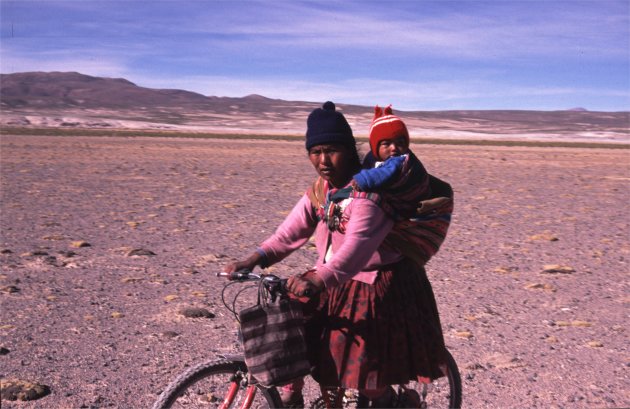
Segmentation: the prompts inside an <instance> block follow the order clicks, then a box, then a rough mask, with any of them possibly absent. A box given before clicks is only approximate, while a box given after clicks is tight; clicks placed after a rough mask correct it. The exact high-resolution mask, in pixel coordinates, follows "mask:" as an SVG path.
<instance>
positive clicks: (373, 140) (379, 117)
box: [370, 105, 409, 158]
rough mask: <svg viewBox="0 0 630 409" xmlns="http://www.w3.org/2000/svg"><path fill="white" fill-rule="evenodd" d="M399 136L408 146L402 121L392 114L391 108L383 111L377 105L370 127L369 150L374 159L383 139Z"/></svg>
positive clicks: (406, 134)
mask: <svg viewBox="0 0 630 409" xmlns="http://www.w3.org/2000/svg"><path fill="white" fill-rule="evenodd" d="M399 136H404V137H405V143H406V144H407V146H409V132H408V131H407V127H406V126H405V123H404V122H403V121H402V119H400V118H398V117H397V116H396V115H394V114H392V106H391V105H389V106H388V107H386V108H385V109H383V108H381V107H379V106H378V105H377V106H375V107H374V119H373V120H372V125H370V148H371V149H372V154H373V155H374V157H375V158H378V144H379V142H381V141H383V140H385V139H392V138H396V137H399Z"/></svg>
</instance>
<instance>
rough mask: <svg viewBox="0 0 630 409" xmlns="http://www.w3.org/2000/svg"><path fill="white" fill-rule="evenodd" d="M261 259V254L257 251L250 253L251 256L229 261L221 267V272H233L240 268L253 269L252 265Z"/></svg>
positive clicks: (258, 262)
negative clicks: (232, 261)
mask: <svg viewBox="0 0 630 409" xmlns="http://www.w3.org/2000/svg"><path fill="white" fill-rule="evenodd" d="M261 260H262V256H261V255H260V254H259V253H258V252H254V253H252V255H251V256H249V257H248V258H246V259H245V260H241V261H235V262H234V263H230V264H228V265H227V266H225V267H223V272H225V273H234V272H235V271H240V270H250V271H251V270H253V269H254V267H256V266H257V265H259V264H260V262H261Z"/></svg>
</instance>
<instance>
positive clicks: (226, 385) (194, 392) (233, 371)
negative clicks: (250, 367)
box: [153, 360, 282, 409]
mask: <svg viewBox="0 0 630 409" xmlns="http://www.w3.org/2000/svg"><path fill="white" fill-rule="evenodd" d="M241 407H246V408H261V409H264V408H278V407H282V403H281V401H280V395H279V394H278V391H277V390H276V389H275V388H264V387H262V386H259V385H252V384H250V383H249V379H248V376H247V366H246V365H245V362H243V361H238V360H221V361H209V362H204V363H202V364H199V365H196V366H194V367H192V368H190V369H188V370H187V371H186V372H184V373H182V374H181V375H180V376H178V377H177V378H176V379H175V380H174V381H173V382H172V383H171V384H170V385H168V386H167V388H166V389H165V390H164V391H163V392H162V393H161V394H160V396H159V398H158V400H157V401H156V402H155V404H154V405H153V409H170V408H173V409H175V408H222V409H223V408H224V409H227V408H241Z"/></svg>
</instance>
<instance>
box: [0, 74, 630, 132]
mask: <svg viewBox="0 0 630 409" xmlns="http://www.w3.org/2000/svg"><path fill="white" fill-rule="evenodd" d="M377 102H378V101H375V103H377ZM320 105H321V102H306V101H285V100H280V99H271V98H266V97H264V96H261V95H248V96H245V97H241V98H234V97H217V96H205V95H201V94H198V93H195V92H190V91H184V90H177V89H151V88H145V87H140V86H137V85H136V84H134V83H132V82H130V81H128V80H126V79H123V78H102V77H93V76H88V75H84V74H80V73H76V72H24V73H15V74H0V108H1V109H2V116H1V120H0V125H1V126H2V127H3V128H9V127H57V128H110V129H139V130H141V129H144V130H146V129H166V130H175V131H176V130H185V131H198V132H221V133H258V134H292V135H300V134H303V132H304V130H305V119H306V116H307V115H308V113H309V112H310V111H311V110H312V109H314V108H316V107H318V106H320ZM337 107H338V109H339V110H341V111H342V112H344V114H345V115H346V117H347V118H348V121H349V122H350V124H351V126H352V127H353V129H354V130H355V133H356V134H357V135H359V136H361V135H363V136H364V135H365V134H366V133H367V128H368V126H369V123H370V121H371V117H372V112H373V111H372V107H369V106H359V105H349V104H343V103H340V102H337ZM396 113H397V114H399V115H400V116H401V117H403V119H404V120H405V121H406V122H407V125H408V127H409V129H410V132H411V134H412V137H431V138H458V139H467V138H474V139H479V138H482V139H493V138H502V139H565V140H569V139H571V140H591V141H616V142H625V141H628V136H629V129H630V112H627V111H623V112H592V111H586V110H584V108H573V109H568V110H563V111H526V110H460V111H400V110H397V111H396Z"/></svg>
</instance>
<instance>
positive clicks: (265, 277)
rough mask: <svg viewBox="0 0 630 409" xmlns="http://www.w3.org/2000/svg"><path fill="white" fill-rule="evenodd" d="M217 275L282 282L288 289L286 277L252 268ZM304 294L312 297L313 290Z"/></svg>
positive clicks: (239, 279)
mask: <svg viewBox="0 0 630 409" xmlns="http://www.w3.org/2000/svg"><path fill="white" fill-rule="evenodd" d="M217 277H225V278H227V279H228V280H230V281H259V280H261V279H262V280H264V281H266V282H268V283H269V284H280V285H281V286H282V288H283V289H284V290H288V289H287V279H286V278H280V277H278V276H275V275H272V274H268V275H267V274H257V273H254V272H252V271H251V270H239V271H234V272H232V273H224V272H220V273H217ZM304 296H306V297H310V296H311V291H310V290H306V291H305V293H304Z"/></svg>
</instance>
